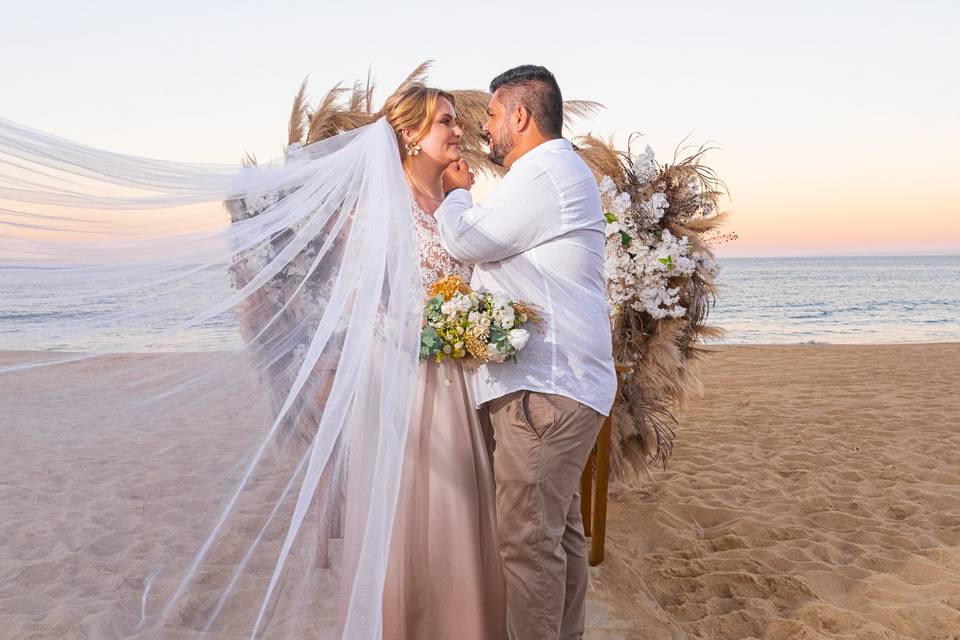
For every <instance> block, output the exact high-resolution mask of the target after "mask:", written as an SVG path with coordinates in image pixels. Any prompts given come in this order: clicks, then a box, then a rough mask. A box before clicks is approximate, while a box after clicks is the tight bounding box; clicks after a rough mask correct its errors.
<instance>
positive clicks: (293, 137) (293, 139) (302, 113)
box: [287, 76, 310, 144]
mask: <svg viewBox="0 0 960 640" xmlns="http://www.w3.org/2000/svg"><path fill="white" fill-rule="evenodd" d="M309 79H310V76H307V77H306V78H304V79H303V83H302V84H301V85H300V91H298V92H297V95H296V96H295V97H294V98H293V108H292V109H291V110H290V123H289V124H288V125H287V144H294V143H296V144H302V143H303V134H304V124H305V123H306V120H307V81H308V80H309Z"/></svg>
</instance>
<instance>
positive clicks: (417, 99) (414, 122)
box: [383, 82, 457, 162]
mask: <svg viewBox="0 0 960 640" xmlns="http://www.w3.org/2000/svg"><path fill="white" fill-rule="evenodd" d="M440 98H446V99H447V100H449V101H450V104H452V105H453V106H454V108H456V106H457V103H456V100H454V98H453V94H451V93H449V92H447V91H444V90H442V89H434V88H432V87H427V86H425V85H422V84H420V83H419V82H414V83H412V84H409V85H407V86H406V87H404V88H403V89H401V90H399V91H397V92H396V93H395V94H393V95H392V96H390V97H389V98H387V101H386V102H385V103H384V105H383V115H384V116H386V118H387V122H389V123H390V126H391V127H393V130H394V132H395V133H396V134H397V142H398V143H399V146H400V157H401V159H402V160H403V161H404V162H405V161H406V160H407V158H409V156H408V155H407V153H406V152H405V150H404V141H403V135H402V134H401V132H402V131H403V130H404V129H406V130H409V131H414V132H415V133H414V136H413V140H412V142H413V143H417V142H420V141H421V140H423V139H424V138H425V137H426V135H427V134H428V133H429V132H430V127H431V126H432V125H433V117H434V115H436V113H437V102H438V101H439V100H440Z"/></svg>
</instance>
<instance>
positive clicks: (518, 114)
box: [513, 103, 533, 133]
mask: <svg viewBox="0 0 960 640" xmlns="http://www.w3.org/2000/svg"><path fill="white" fill-rule="evenodd" d="M532 122H533V115H532V114H531V113H530V109H528V108H527V107H526V106H525V105H523V104H519V103H518V104H517V106H516V107H514V109H513V125H514V129H515V130H516V131H517V133H522V132H524V131H526V130H527V129H529V128H530V125H531V123H532Z"/></svg>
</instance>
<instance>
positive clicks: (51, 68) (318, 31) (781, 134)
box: [0, 0, 960, 256]
mask: <svg viewBox="0 0 960 640" xmlns="http://www.w3.org/2000/svg"><path fill="white" fill-rule="evenodd" d="M578 6H579V8H577V7H578ZM784 6H785V5H784V4H783V3H770V2H723V3H718V2H688V3H683V4H682V8H681V7H674V6H672V5H671V3H667V2H658V3H646V2H639V3H633V2H631V3H627V2H619V3H618V2H601V1H593V2H584V3H582V4H581V5H576V4H570V3H563V4H561V3H556V2H550V3H517V2H492V3H483V4H476V3H475V4H472V5H469V6H468V5H464V4H451V3H439V2H414V3H410V2H405V3H394V4H384V3H381V4H377V5H372V4H367V3H359V2H321V1H316V0H314V1H312V2H273V3H266V2H237V1H231V2H226V1H220V0H217V1H206V2H202V3H199V2H186V1H182V0H171V1H167V2H163V3H136V2H119V1H115V0H109V1H100V2H95V3H67V2H44V1H42V0H40V1H37V2H34V3H31V4H30V5H27V4H26V3H20V4H19V5H18V6H17V7H16V8H15V9H12V10H11V9H5V11H4V19H3V21H2V22H0V54H2V57H3V64H2V65H0V95H2V100H0V117H4V118H7V119H10V120H14V121H17V122H20V123H22V124H26V125H29V126H31V127H34V128H38V129H42V130H45V131H49V132H52V133H56V134H58V135H62V136H65V137H69V138H73V139H77V140H80V141H82V142H86V143H89V144H92V145H95V146H99V147H104V148H108V149H112V150H116V151H121V152H126V153H133V154H137V155H144V156H154V157H161V158H167V159H174V160H191V161H207V162H234V161H236V160H237V159H238V158H239V157H240V156H241V155H242V153H243V152H245V151H250V152H253V153H256V155H257V156H258V157H260V158H269V157H274V156H278V155H279V154H280V152H281V149H282V143H283V142H284V139H285V137H286V131H285V130H286V121H287V117H288V114H289V107H290V103H291V101H292V98H293V95H294V93H295V92H296V90H297V88H298V86H299V84H300V82H301V81H302V79H303V78H304V76H306V75H308V74H309V75H310V85H309V86H310V90H311V95H312V96H314V97H319V96H320V95H321V94H322V93H323V92H324V91H325V90H326V89H328V88H329V87H331V86H332V85H333V84H335V83H336V82H337V81H341V80H343V81H347V82H348V83H349V82H351V81H352V80H353V79H355V78H360V77H364V76H365V75H366V72H367V69H368V67H372V69H373V74H374V77H375V79H376V80H378V82H379V86H380V88H381V91H380V92H379V94H378V97H379V99H381V100H382V99H383V98H384V97H386V95H387V93H388V92H389V91H390V90H391V89H392V88H393V87H394V86H395V85H396V84H397V83H398V82H399V81H400V80H402V79H403V77H404V76H405V75H406V74H407V73H408V72H409V71H410V70H412V69H413V67H415V66H416V65H417V64H418V63H419V62H421V61H423V60H426V59H435V60H436V65H435V67H434V71H433V73H432V74H431V80H432V82H433V83H434V84H436V85H438V86H441V87H444V88H485V87H486V85H487V83H488V82H489V80H490V79H491V78H492V77H493V76H494V75H496V74H497V73H499V72H501V71H503V70H505V69H507V68H509V67H511V66H515V65H518V64H523V63H535V64H543V65H545V66H547V67H548V68H550V69H551V70H552V71H553V72H554V73H555V74H556V76H557V78H558V80H559V82H560V85H561V87H562V89H563V91H564V95H565V97H567V98H581V99H591V100H596V101H599V102H602V103H603V104H605V105H606V107H607V109H606V110H605V111H604V112H602V113H601V114H599V115H598V116H596V117H594V118H593V119H592V120H591V122H589V123H581V125H580V126H579V127H578V128H577V129H576V130H575V131H574V133H584V132H586V131H587V130H590V131H592V132H593V133H596V134H600V135H603V136H607V135H610V134H613V135H614V136H615V137H616V139H617V140H620V141H623V140H625V139H626V135H627V134H629V133H630V132H632V131H639V132H642V133H643V134H645V140H646V142H647V143H648V144H650V145H651V146H652V147H653V148H654V149H655V150H656V152H657V155H658V157H659V158H660V159H661V160H662V161H666V160H669V159H670V158H671V156H672V155H673V150H674V148H675V146H676V145H677V144H678V143H680V142H681V141H682V140H684V139H685V138H686V139H687V141H688V143H690V144H695V145H699V144H700V143H710V144H712V145H715V146H717V147H718V149H717V150H716V151H713V152H712V153H711V154H710V155H709V156H707V160H708V163H709V164H710V165H711V166H713V167H714V168H715V169H716V170H717V171H718V172H719V173H720V175H721V177H723V178H724V179H725V180H726V182H727V184H728V187H729V189H730V192H731V195H732V199H731V200H728V201H726V202H725V203H724V205H725V208H727V209H729V210H730V211H732V212H733V218H732V220H731V224H730V226H729V229H731V230H734V231H736V232H737V234H738V235H739V236H740V239H739V240H737V241H736V242H734V243H731V244H728V245H724V246H722V247H721V248H720V250H719V253H720V255H721V256H776V255H852V254H903V253H924V254H926V253H954V254H956V253H960V221H958V218H960V180H958V178H957V175H956V174H957V173H958V171H960V160H958V149H960V86H958V83H957V81H956V79H955V75H956V71H957V68H958V63H960V26H958V25H960V8H958V7H960V3H957V2H956V1H955V0H944V1H939V2H937V1H925V0H918V1H916V2H883V1H881V2H829V3H828V2H799V3H790V5H789V8H784Z"/></svg>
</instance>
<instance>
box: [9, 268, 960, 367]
mask: <svg viewBox="0 0 960 640" xmlns="http://www.w3.org/2000/svg"><path fill="white" fill-rule="evenodd" d="M720 265H721V269H722V271H721V273H720V278H719V283H720V290H719V293H718V295H717V298H716V303H715V306H714V307H713V308H712V309H711V311H710V317H709V324H712V325H715V326H719V327H722V328H723V329H725V331H726V337H725V338H724V339H723V340H721V341H720V342H721V343H723V344H800V343H823V344H833V343H898V342H945V341H960V256H904V257H815V258H721V259H720ZM2 275H3V274H2V273H0V276H2ZM189 289H190V290H191V291H190V293H189V295H190V296H191V298H192V299H193V300H199V301H200V303H201V304H206V301H209V300H222V299H224V298H225V297H227V296H229V294H230V292H231V289H230V284H229V281H228V279H227V277H226V276H225V274H223V273H222V272H214V271H210V272H208V273H206V274H203V276H202V277H200V278H197V279H196V280H195V281H193V282H191V283H190V284H189ZM199 290H202V291H203V292H207V293H208V295H206V296H198V295H197V292H198V291H199ZM63 291H64V292H65V293H66V295H72V296H77V295H78V294H79V295H82V286H81V287H79V289H78V287H77V285H76V283H74V284H72V285H70V286H69V287H64V288H63ZM24 295H31V297H32V298H33V299H34V300H35V301H36V300H37V299H38V298H42V299H43V300H44V302H41V303H39V304H36V303H34V304H30V305H24V304H22V303H21V302H18V300H22V299H23V297H24ZM129 295H143V304H144V306H146V305H148V304H150V303H151V302H153V303H155V302H156V299H155V297H154V296H151V297H149V298H148V296H147V295H145V294H137V293H131V294H127V295H125V296H124V299H125V301H128V300H129ZM172 295H173V296H176V295H177V293H173V294H172ZM114 305H116V307H117V308H119V307H120V305H119V303H118V302H117V301H116V300H109V299H97V298H94V299H92V300H91V302H90V303H89V304H87V306H86V307H79V308H78V306H77V304H76V303H75V302H72V303H64V302H63V296H62V295H61V293H60V292H59V291H58V290H54V289H51V290H50V291H44V292H37V291H36V290H31V291H30V292H29V293H25V292H24V289H23V288H22V287H15V286H13V285H10V284H4V279H3V278H2V277H0V350H13V349H43V348H50V347H52V348H54V349H56V350H61V351H77V350H84V349H83V346H84V344H85V345H86V346H87V348H89V347H90V346H95V347H96V348H98V349H106V350H113V349H114V348H118V349H119V348H121V345H129V344H131V340H133V341H135V342H139V343H141V344H142V348H136V350H138V351H139V350H144V351H156V350H163V351H166V350H187V351H209V350H220V349H237V348H239V346H240V336H239V332H238V329H237V325H236V321H235V319H234V318H233V316H232V314H231V313H230V312H227V313H224V314H221V315H218V316H217V317H215V318H212V319H211V320H209V321H207V322H206V323H204V324H203V325H201V326H197V327H194V328H191V329H190V330H187V331H185V332H182V333H180V334H178V335H176V336H171V337H165V336H159V335H153V336H151V335H149V333H148V331H147V330H146V329H145V330H144V332H143V335H142V336H136V335H131V333H130V331H126V332H125V333H124V334H123V335H120V334H119V333H116V332H111V331H110V329H109V327H107V328H105V330H104V331H103V332H102V334H101V335H98V336H97V338H96V340H95V341H94V342H93V344H91V342H90V339H89V338H87V339H86V341H85V343H83V344H82V343H78V342H77V341H76V340H74V339H72V336H71V335H70V332H69V330H67V331H64V332H63V333H62V335H56V336H43V337H42V338H40V337H38V336H37V335H36V332H35V331H32V330H31V327H32V326H34V325H35V323H37V322H42V321H44V320H51V319H55V320H64V321H65V323H66V326H67V327H68V328H69V325H70V324H71V321H73V320H77V321H79V322H80V323H82V322H83V321H82V317H83V316H85V315H90V313H91V311H105V310H110V309H111V308H112V307H114ZM200 310H201V309H200V308H196V309H186V308H177V307H171V306H169V305H168V306H166V307H165V311H164V313H166V314H168V315H169V317H168V318H166V319H165V320H164V321H163V324H164V325H165V326H173V325H175V324H178V323H179V322H181V321H184V320H186V319H188V318H190V317H192V315H193V314H194V313H196V312H198V311H200ZM148 324H149V322H145V323H144V325H145V326H146V325H148ZM126 326H129V323H127V325H126Z"/></svg>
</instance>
